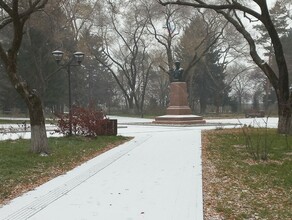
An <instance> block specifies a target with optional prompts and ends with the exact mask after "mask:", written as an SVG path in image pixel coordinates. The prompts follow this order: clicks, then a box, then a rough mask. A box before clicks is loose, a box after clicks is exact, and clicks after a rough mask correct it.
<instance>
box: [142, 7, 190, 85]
mask: <svg viewBox="0 0 292 220" xmlns="http://www.w3.org/2000/svg"><path fill="white" fill-rule="evenodd" d="M144 6H145V9H146V10H147V16H148V22H149V24H150V25H149V27H148V31H149V33H150V34H151V35H153V36H154V38H155V39H156V41H157V42H158V43H159V44H160V45H161V46H162V47H163V49H165V50H164V51H165V53H166V57H167V62H166V66H167V68H165V67H164V66H165V65H161V69H162V70H163V71H164V72H165V73H167V74H169V70H171V69H173V66H174V51H173V49H174V46H175V41H176V40H178V37H179V35H180V33H181V31H182V30H183V28H184V27H185V25H186V24H187V23H188V19H187V18H186V17H187V15H188V10H187V9H186V8H183V7H180V6H174V5H168V6H167V7H161V5H159V4H155V3H154V4H146V3H145V4H144ZM169 78H170V80H171V76H169Z"/></svg>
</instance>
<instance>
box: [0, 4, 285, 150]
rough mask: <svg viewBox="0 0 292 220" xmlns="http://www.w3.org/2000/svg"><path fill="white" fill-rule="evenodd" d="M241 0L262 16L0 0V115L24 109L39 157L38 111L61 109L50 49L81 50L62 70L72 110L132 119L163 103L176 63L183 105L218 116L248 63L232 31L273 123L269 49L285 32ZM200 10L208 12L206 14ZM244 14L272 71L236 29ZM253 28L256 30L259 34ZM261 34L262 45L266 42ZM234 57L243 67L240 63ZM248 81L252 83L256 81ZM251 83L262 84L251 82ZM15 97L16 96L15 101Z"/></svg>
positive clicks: (231, 10)
mask: <svg viewBox="0 0 292 220" xmlns="http://www.w3.org/2000/svg"><path fill="white" fill-rule="evenodd" d="M250 2H254V3H255V4H257V5H258V6H259V9H261V10H262V14H260V13H259V12H257V11H254V10H252V9H250V8H249V7H248V6H247V5H243V4H242V3H241V2H239V1H232V3H229V2H227V3H225V4H219V3H218V4H217V5H212V4H209V3H207V2H205V1H193V3H189V2H183V1H180V2H171V1H168V2H166V1H155V0H153V1H146V0H139V1H130V0H128V1H119V0H115V1H110V0H104V1H90V0H87V1H82V2H81V1H78V0H62V1H48V0H34V1H28V2H26V3H23V2H22V1H18V0H13V1H5V0H0V7H1V12H0V18H1V22H0V35H1V39H2V40H1V42H0V43H1V44H0V57H1V60H2V63H1V66H0V68H1V73H4V72H5V73H6V74H5V75H4V74H1V75H0V77H1V82H0V90H1V94H7V95H2V96H1V99H0V101H1V106H2V108H3V109H4V110H9V109H11V108H12V107H15V106H17V107H20V108H21V107H22V108H23V106H26V107H27V108H28V110H29V114H30V118H31V123H32V128H33V130H34V131H33V132H32V133H33V135H32V137H36V138H35V140H36V141H35V142H34V141H33V146H34V147H33V149H34V151H36V152H40V151H46V150H44V149H45V148H43V147H42V146H46V145H47V144H46V143H45V142H42V140H45V138H42V137H44V136H45V130H44V114H43V109H46V110H48V111H64V106H65V105H66V102H67V101H66V100H67V96H68V94H67V90H68V89H67V77H66V74H65V73H64V72H63V71H64V70H62V69H59V68H58V66H57V65H56V64H55V63H54V61H53V59H52V57H51V51H53V50H55V49H62V50H63V51H64V52H65V54H67V56H68V57H65V58H67V59H69V58H70V55H71V54H73V52H74V51H77V50H79V51H83V52H84V53H85V54H86V59H85V61H84V63H83V65H82V66H81V67H79V68H74V70H73V74H72V84H73V86H72V87H73V94H72V96H73V100H74V103H75V104H77V105H81V106H86V105H88V104H89V103H94V104H95V105H107V106H111V107H112V106H118V105H120V106H121V105H124V107H126V108H127V109H129V110H130V111H133V112H138V113H139V114H141V115H143V114H144V110H145V106H146V105H147V106H150V107H151V108H155V107H156V106H158V105H160V106H163V107H165V106H166V105H167V94H168V84H169V79H170V80H171V78H170V76H169V75H168V73H169V69H171V68H173V63H174V60H176V59H178V60H180V61H182V66H183V67H184V69H185V74H184V79H185V81H186V82H187V83H188V87H189V94H190V97H189V99H190V103H191V106H192V107H193V108H195V106H196V105H198V104H199V106H200V112H201V113H204V112H205V111H206V107H207V105H208V104H212V105H214V106H215V107H216V111H217V112H219V111H220V108H221V107H222V106H223V105H227V104H232V99H231V98H230V97H229V95H230V94H232V92H231V91H232V89H233V90H234V88H235V86H234V82H236V80H235V79H238V77H239V76H241V74H242V73H244V72H245V71H244V70H246V69H249V68H241V69H239V68H237V69H236V68H235V67H236V66H244V65H245V66H246V65H247V64H248V59H247V58H246V53H245V52H246V50H245V48H246V46H247V45H246V43H245V42H244V41H242V38H241V37H240V36H239V34H238V33H241V34H242V35H243V36H244V38H245V39H246V42H247V43H248V45H249V46H250V49H251V50H250V52H251V55H252V59H253V61H254V62H255V63H256V64H257V65H258V66H259V68H260V69H261V70H262V71H263V72H264V73H265V74H266V76H267V78H264V80H266V79H269V81H270V82H271V85H272V87H273V88H274V91H275V93H276V96H277V98H278V101H279V100H280V102H279V103H281V104H279V109H280V112H281V115H280V116H281V117H280V121H281V122H287V120H288V118H287V117H288V115H287V114H288V113H287V112H289V111H288V110H289V108H290V107H289V108H288V107H287V106H289V105H288V103H287V95H289V90H288V94H287V88H288V87H287V85H288V81H287V80H286V79H288V76H287V77H286V75H287V74H288V69H287V65H286V63H285V59H284V58H285V57H283V56H284V55H283V54H284V53H283V51H282V50H281V48H280V47H278V46H277V45H279V44H281V40H280V38H281V37H282V38H283V40H282V41H283V42H285V39H286V38H287V39H289V36H290V35H286V34H285V30H287V25H286V24H282V26H281V27H283V30H284V32H283V34H280V30H276V29H275V24H274V23H273V21H272V20H271V17H272V16H271V15H270V14H269V13H268V12H269V11H268V7H267V5H266V1H261V2H258V1H250ZM287 4H288V3H287ZM163 5H166V6H163ZM181 5H189V6H193V7H184V6H181ZM45 6H46V7H45ZM283 6H284V3H282V4H278V5H277V4H276V5H275V7H274V10H275V11H276V12H275V14H276V15H285V14H286V15H288V14H287V11H283V10H282V9H283ZM194 7H195V8H198V9H199V10H194ZM278 7H280V9H281V10H280V12H279V10H278V11H277V10H276V9H277V8H278ZM210 8H212V9H213V11H210V10H206V9H210ZM239 11H243V12H244V13H243V14H239ZM217 13H218V14H220V15H221V16H218V15H217ZM246 15H249V16H254V17H255V18H256V19H257V21H260V22H261V23H262V24H263V26H264V27H265V28H266V29H268V31H266V30H265V31H264V32H263V33H268V35H269V36H270V38H271V39H272V41H271V42H272V43H271V45H272V48H273V50H270V51H269V52H270V53H269V54H275V56H271V63H273V62H274V63H277V65H278V66H280V67H281V68H278V69H279V70H278V72H276V71H275V70H273V69H272V64H271V63H269V64H267V63H264V62H263V60H264V58H261V57H260V55H259V53H258V52H257V50H256V48H255V43H256V42H257V40H258V42H257V43H258V44H260V43H261V42H260V40H261V39H260V37H254V38H253V37H252V36H251V34H250V33H249V32H248V30H247V29H245V24H244V22H242V19H243V18H244V16H245V17H246V18H248V19H247V20H249V22H253V20H252V19H251V18H250V17H249V16H246ZM285 19H288V17H286V18H285ZM276 20H277V19H276ZM285 25H286V26H285ZM263 26H260V25H258V26H257V27H256V28H257V29H258V30H259V31H262V29H263ZM277 31H278V32H279V34H278V32H277ZM259 33H260V32H259ZM271 35H272V36H271ZM264 37H266V36H265V35H262V38H263V39H262V42H267V41H266V40H265V39H264ZM286 41H287V44H288V42H290V41H289V40H286ZM264 46H267V45H264ZM268 48H271V47H268ZM281 51H282V52H281ZM243 58H244V59H245V60H247V61H246V62H243V63H242V62H241V61H242V60H243ZM235 69H236V72H234V70H235ZM230 72H232V73H233V74H232V75H231V74H229V73H230ZM278 73H279V74H278ZM286 73H287V74H286ZM7 76H8V77H7ZM254 79H255V80H254V81H255V82H259V77H254ZM260 80H261V81H260V83H262V81H263V80H262V78H261V77H260ZM239 81H240V82H241V80H239ZM232 83H233V84H232ZM266 84H267V83H266ZM286 84H287V85H286ZM255 87H259V86H255ZM12 91H14V92H12ZM16 92H17V93H18V94H19V95H20V97H16V96H15V93H16ZM230 92H231V93H230ZM256 92H257V91H255V93H256ZM233 94H235V95H238V94H236V93H233ZM267 94H270V93H267ZM285 103H286V104H285ZM280 106H281V108H280ZM283 106H286V107H283ZM284 113H285V114H284ZM289 114H290V113H289ZM280 127H282V128H281V129H280V131H282V132H283V129H284V128H285V129H287V127H285V126H284V127H283V125H281V126H280ZM34 128H35V129H34ZM285 131H287V130H285ZM32 139H34V138H32Z"/></svg>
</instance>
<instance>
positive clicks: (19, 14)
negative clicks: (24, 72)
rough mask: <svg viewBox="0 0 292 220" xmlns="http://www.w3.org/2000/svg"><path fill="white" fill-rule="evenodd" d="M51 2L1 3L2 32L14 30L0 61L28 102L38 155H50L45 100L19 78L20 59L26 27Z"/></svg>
mask: <svg viewBox="0 0 292 220" xmlns="http://www.w3.org/2000/svg"><path fill="white" fill-rule="evenodd" d="M47 1H48V0H35V1H28V2H24V1H19V0H13V1H4V0H0V6H1V10H2V13H1V22H0V31H1V32H3V31H7V28H8V26H9V27H10V28H11V30H12V37H11V39H10V41H9V42H6V45H3V44H2V43H0V57H1V60H2V62H3V65H4V68H5V70H6V73H7V76H8V78H9V80H10V82H11V84H12V85H13V87H14V88H15V89H16V91H17V92H18V94H19V95H20V96H21V97H22V99H23V100H24V101H25V103H26V105H27V108H28V110H29V117H30V125H31V150H32V151H33V152H35V153H42V152H45V153H47V152H48V151H49V149H48V142H47V134H46V128H45V117H44V112H43V106H42V101H41V98H40V96H39V94H38V91H36V90H35V89H34V88H31V87H30V86H29V85H28V84H27V82H26V81H25V80H24V79H22V78H21V77H20V76H19V72H18V68H17V67H18V64H17V58H18V53H19V50H20V47H21V43H22V39H23V32H24V27H25V23H26V22H27V20H28V19H29V18H30V16H31V15H32V14H33V13H36V12H38V11H39V10H41V9H43V8H44V6H45V5H46V3H47Z"/></svg>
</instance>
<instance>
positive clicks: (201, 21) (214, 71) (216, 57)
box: [176, 12, 228, 114]
mask: <svg viewBox="0 0 292 220" xmlns="http://www.w3.org/2000/svg"><path fill="white" fill-rule="evenodd" d="M207 17H208V18H207ZM207 19H208V20H207ZM223 28H224V23H222V21H220V20H217V19H216V17H215V16H214V14H213V15H212V14H211V13H208V12H207V15H205V13H201V12H200V13H197V15H196V16H194V17H193V18H190V24H189V25H188V26H187V27H186V28H185V31H184V33H183V35H182V37H181V38H180V42H179V44H178V46H177V47H176V56H177V57H178V58H179V59H181V60H182V64H183V67H184V68H185V73H184V79H185V81H186V82H187V83H188V85H189V86H188V88H189V102H190V103H191V107H192V109H193V110H194V107H195V106H194V105H195V103H196V102H197V100H199V104H200V113H201V114H203V113H205V112H206V108H207V105H208V104H211V105H215V106H216V112H217V113H219V109H220V107H221V106H222V105H223V97H224V96H226V95H227V96H228V91H227V90H226V88H227V87H226V85H225V83H224V78H225V75H224V65H225V62H224V57H221V56H222V55H221V54H223V53H224V51H223V50H225V49H224V47H222V45H220V38H219V37H222V31H223ZM216 48H221V50H222V51H221V50H219V49H216ZM220 60H222V63H220Z"/></svg>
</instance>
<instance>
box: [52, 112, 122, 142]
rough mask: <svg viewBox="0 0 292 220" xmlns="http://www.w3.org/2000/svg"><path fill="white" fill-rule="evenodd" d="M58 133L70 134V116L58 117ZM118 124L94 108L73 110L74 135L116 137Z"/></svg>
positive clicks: (60, 115)
mask: <svg viewBox="0 0 292 220" xmlns="http://www.w3.org/2000/svg"><path fill="white" fill-rule="evenodd" d="M57 117H58V118H59V120H58V128H59V130H58V132H60V133H62V134H64V135H68V134H69V128H70V124H69V114H59V115H57ZM116 126H117V123H116V121H115V120H110V119H108V118H107V117H106V116H105V115H104V114H103V112H102V111H97V110H95V109H94V108H82V107H74V108H72V133H73V134H75V135H82V136H91V137H94V136H98V135H116V134H117V131H116V130H117V128H116Z"/></svg>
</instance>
